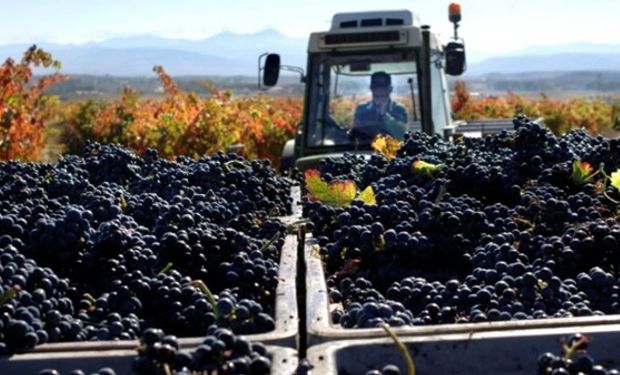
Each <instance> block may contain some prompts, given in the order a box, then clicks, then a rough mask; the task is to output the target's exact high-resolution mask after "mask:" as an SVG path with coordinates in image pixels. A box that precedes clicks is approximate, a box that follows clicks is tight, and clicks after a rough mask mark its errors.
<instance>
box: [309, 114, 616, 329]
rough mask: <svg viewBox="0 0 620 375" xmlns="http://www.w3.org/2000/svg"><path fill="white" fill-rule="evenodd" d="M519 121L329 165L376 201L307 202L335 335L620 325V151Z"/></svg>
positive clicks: (332, 173)
mask: <svg viewBox="0 0 620 375" xmlns="http://www.w3.org/2000/svg"><path fill="white" fill-rule="evenodd" d="M513 122H514V130H513V131H502V132H501V133H499V134H495V135H490V136H486V137H484V138H478V139H470V138H465V139H461V140H456V141H454V142H446V141H443V140H441V139H440V138H439V137H437V136H428V135H425V134H421V133H413V134H408V135H407V136H406V137H405V139H404V141H403V143H402V146H401V148H400V149H399V150H398V152H397V153H396V156H395V157H394V158H393V159H391V160H388V159H387V158H384V157H383V156H380V155H374V156H373V157H372V158H370V159H360V158H356V157H353V156H345V157H344V158H342V159H334V160H332V159H327V160H326V161H325V162H324V163H323V164H322V165H321V166H320V170H319V172H320V173H321V176H323V174H325V175H326V176H328V177H329V179H332V180H333V179H345V178H346V179H351V180H353V181H354V182H355V183H356V185H357V187H358V188H359V189H360V190H363V189H364V188H365V187H366V186H368V185H370V186H372V188H373V190H374V192H375V197H376V204H374V205H369V204H365V203H363V202H362V201H353V202H352V203H351V204H350V205H348V206H329V205H326V204H324V203H323V202H321V201H319V200H313V199H306V200H305V201H304V209H303V213H304V216H305V217H307V218H308V219H309V225H308V227H309V229H310V230H311V231H312V235H313V238H314V240H315V241H316V242H317V244H318V245H319V247H320V250H319V252H320V255H321V259H322V260H323V265H324V269H325V275H326V284H327V287H328V294H329V299H330V302H331V303H333V304H335V305H334V306H336V308H335V309H334V310H333V311H332V320H333V321H334V323H336V324H340V325H341V326H342V327H345V328H369V327H378V326H379V325H381V324H383V323H388V324H390V325H393V326H403V325H405V326H410V325H428V324H454V323H471V322H490V321H507V320H528V319H544V318H562V317H580V316H600V315H606V314H618V313H620V272H619V271H618V270H620V255H619V253H618V252H617V246H618V244H619V243H620V220H619V217H618V216H617V212H618V204H619V203H618V202H619V201H620V194H619V191H618V189H617V188H616V187H613V186H612V183H610V179H609V177H608V176H609V175H611V174H612V173H613V172H615V171H616V170H618V169H619V168H620V160H618V157H617V153H615V150H616V149H617V148H618V147H620V140H617V139H606V138H603V137H600V136H591V135H588V134H587V133H585V132H584V131H583V130H573V131H571V132H570V133H568V134H565V135H561V136H556V135H554V134H552V133H551V132H550V131H549V130H548V129H546V128H545V127H544V126H541V125H539V124H537V123H536V122H533V121H530V120H529V119H527V118H526V117H523V116H519V117H517V118H515V119H514V121H513ZM420 166H421V167H420ZM428 166H431V167H432V170H431V169H429V167H428ZM425 168H426V169H425ZM575 168H583V169H581V170H579V169H577V170H576V169H575ZM597 168H598V170H597ZM369 171H372V173H370V172H369ZM580 171H581V172H580ZM580 173H581V175H580ZM371 175H372V176H371ZM584 176H585V177H584Z"/></svg>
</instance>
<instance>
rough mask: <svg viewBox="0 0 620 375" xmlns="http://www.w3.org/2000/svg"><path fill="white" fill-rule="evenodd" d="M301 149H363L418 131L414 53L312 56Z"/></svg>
mask: <svg viewBox="0 0 620 375" xmlns="http://www.w3.org/2000/svg"><path fill="white" fill-rule="evenodd" d="M311 64H312V65H311V74H312V77H311V81H310V83H311V84H312V87H311V95H310V98H309V104H310V106H309V113H308V115H309V120H310V121H308V128H307V129H306V135H307V138H306V144H307V146H311V147H312V146H315V147H320V146H348V145H355V144H358V145H359V144H369V143H370V142H371V141H372V139H373V138H374V137H375V136H376V135H377V134H388V135H390V136H392V137H394V138H399V139H402V137H403V135H404V133H405V132H406V131H413V130H419V129H420V120H419V117H420V115H419V108H418V81H417V75H416V74H417V69H416V60H415V54H414V52H413V51H409V52H403V51H398V52H391V53H384V54H377V53H373V54H372V55H367V54H364V55H362V54H360V55H338V56H335V55H326V54H323V55H317V56H314V59H313V60H311Z"/></svg>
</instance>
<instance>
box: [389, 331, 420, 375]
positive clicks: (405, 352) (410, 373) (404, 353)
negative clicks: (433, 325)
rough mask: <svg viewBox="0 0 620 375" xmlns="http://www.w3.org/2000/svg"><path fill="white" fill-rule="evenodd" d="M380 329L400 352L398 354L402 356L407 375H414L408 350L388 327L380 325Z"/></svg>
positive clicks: (413, 366)
mask: <svg viewBox="0 0 620 375" xmlns="http://www.w3.org/2000/svg"><path fill="white" fill-rule="evenodd" d="M381 328H383V329H384V330H385V332H387V334H388V335H389V336H390V337H391V338H392V340H394V343H395V344H396V347H397V348H398V350H399V351H400V354H401V355H402V356H403V359H404V360H405V363H406V364H407V374H408V375H415V365H414V363H413V358H411V353H409V350H407V347H406V346H405V344H404V343H403V342H402V341H401V340H400V339H399V338H398V336H396V333H394V331H392V329H391V328H390V326H389V325H387V324H385V323H382V324H381Z"/></svg>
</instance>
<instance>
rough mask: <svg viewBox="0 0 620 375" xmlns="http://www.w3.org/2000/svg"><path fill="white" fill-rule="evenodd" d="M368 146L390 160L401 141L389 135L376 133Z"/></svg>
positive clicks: (394, 155)
mask: <svg viewBox="0 0 620 375" xmlns="http://www.w3.org/2000/svg"><path fill="white" fill-rule="evenodd" d="M370 146H371V147H372V149H373V150H375V152H377V153H378V154H381V155H383V156H384V157H385V158H386V159H387V160H392V159H394V158H395V157H396V152H397V151H398V149H399V148H400V147H401V146H402V142H401V141H399V140H397V139H395V138H392V137H390V136H389V135H383V134H377V135H376V136H375V138H374V139H373V140H372V143H371V144H370Z"/></svg>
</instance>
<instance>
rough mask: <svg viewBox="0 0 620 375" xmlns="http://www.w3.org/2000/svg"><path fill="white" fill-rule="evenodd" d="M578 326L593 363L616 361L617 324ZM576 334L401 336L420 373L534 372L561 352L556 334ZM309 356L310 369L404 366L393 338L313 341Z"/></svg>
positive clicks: (619, 360)
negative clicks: (588, 338) (545, 357)
mask: <svg viewBox="0 0 620 375" xmlns="http://www.w3.org/2000/svg"><path fill="white" fill-rule="evenodd" d="M577 331H578V332H580V333H584V334H592V338H593V340H592V342H591V343H590V344H589V345H588V354H590V355H591V356H592V357H593V358H594V360H595V362H596V363H598V364H601V365H603V366H605V367H606V368H616V367H617V366H618V365H620V325H617V324H616V325H610V326H604V325H596V326H588V327H582V328H581V329H578V330H577ZM574 333H576V331H575V329H574V328H568V327H562V328H545V329H532V330H525V331H516V330H511V331H494V332H472V333H460V334H442V335H438V336H434V337H429V336H420V337H409V338H406V339H402V341H403V342H404V343H405V344H406V346H407V348H408V350H409V353H411V355H412V357H413V361H414V364H415V367H416V374H418V375H425V374H442V375H447V374H459V375H478V374H502V375H526V374H527V375H531V374H536V373H537V371H538V367H537V365H538V363H537V360H538V356H539V355H541V354H543V353H546V352H551V353H554V354H556V355H557V354H560V353H561V349H560V348H561V346H560V339H561V338H562V337H565V336H567V335H570V334H574ZM308 360H309V361H310V363H311V364H312V365H313V366H314V368H313V369H312V372H311V373H312V374H321V375H326V374H341V375H350V374H365V373H366V372H367V371H368V370H371V369H378V370H381V369H382V368H383V367H384V366H385V365H387V364H395V365H397V366H399V368H400V369H401V371H406V367H405V362H404V360H403V359H402V357H401V354H400V352H399V351H398V349H397V347H396V345H395V344H394V342H393V341H392V340H391V339H371V340H341V341H336V342H332V343H325V344H321V345H317V346H313V347H311V348H310V349H309V350H308ZM403 373H405V372H403Z"/></svg>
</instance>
